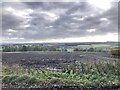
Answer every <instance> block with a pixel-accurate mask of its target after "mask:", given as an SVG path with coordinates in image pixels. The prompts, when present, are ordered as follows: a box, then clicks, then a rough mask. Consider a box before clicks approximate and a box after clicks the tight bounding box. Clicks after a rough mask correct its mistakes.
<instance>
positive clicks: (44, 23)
mask: <svg viewBox="0 0 120 90" xmlns="http://www.w3.org/2000/svg"><path fill="white" fill-rule="evenodd" d="M21 4H22V5H23V6H21V5H18V6H16V5H15V3H14V4H10V6H11V7H13V8H14V9H20V10H22V9H23V8H24V9H32V10H33V11H34V12H33V13H31V14H30V17H31V19H30V21H29V22H28V24H29V25H30V26H29V27H26V28H22V27H21V25H23V24H22V23H23V22H24V21H25V20H26V19H20V18H18V17H16V16H13V15H10V14H8V13H7V14H3V30H7V29H16V30H18V32H20V35H18V34H15V35H14V36H16V37H17V36H19V37H24V38H25V39H26V40H44V39H54V38H58V39H60V38H67V37H82V36H90V35H104V34H107V33H113V32H115V33H116V32H117V30H118V29H117V21H118V17H117V6H116V4H117V3H112V4H113V6H112V7H111V8H110V9H109V10H107V11H105V12H103V13H102V14H100V13H99V9H95V8H94V7H93V6H91V5H90V4H89V3H87V2H80V3H76V2H23V3H21ZM7 5H8V4H7ZM7 5H5V8H6V7H8V6H9V5H8V6H7ZM58 10H61V11H58ZM41 12H47V13H49V15H52V16H49V15H47V14H46V13H44V14H41ZM53 14H54V15H56V16H58V18H56V19H55V20H52V21H50V20H51V19H54V15H53ZM91 14H94V15H95V16H90V15H91ZM85 16H87V17H85ZM46 18H47V19H46ZM74 18H76V19H74ZM77 18H78V19H81V18H84V19H83V20H77ZM100 18H107V19H108V22H109V23H110V24H107V21H100ZM10 23H11V24H10ZM88 29H96V32H93V33H89V32H87V30H88ZM21 30H22V31H21ZM3 33H5V32H3ZM26 34H27V35H26ZM8 37H9V36H8Z"/></svg>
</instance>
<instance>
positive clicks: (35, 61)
mask: <svg viewBox="0 0 120 90" xmlns="http://www.w3.org/2000/svg"><path fill="white" fill-rule="evenodd" d="M110 56H111V54H110V53H109V52H72V53H68V52H54V51H53V52H52V51H47V52H42V51H41V52H40V51H30V52H29V51H28V52H3V53H2V62H3V65H4V64H5V65H14V64H18V65H22V66H26V67H27V66H28V67H38V68H39V67H51V68H61V67H60V65H61V64H65V63H67V64H68V63H75V62H76V61H85V62H86V61H94V60H97V61H99V60H100V61H101V60H109V59H111V60H112V59H113V58H109V57H110Z"/></svg>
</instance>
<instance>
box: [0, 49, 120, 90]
mask: <svg viewBox="0 0 120 90" xmlns="http://www.w3.org/2000/svg"><path fill="white" fill-rule="evenodd" d="M2 72H3V73H2V76H1V77H2V90H28V89H29V90H119V89H120V62H119V59H117V58H113V57H111V54H110V53H109V52H51V51H50V52H39V51H37V52H35V51H31V52H3V53H2Z"/></svg>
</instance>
